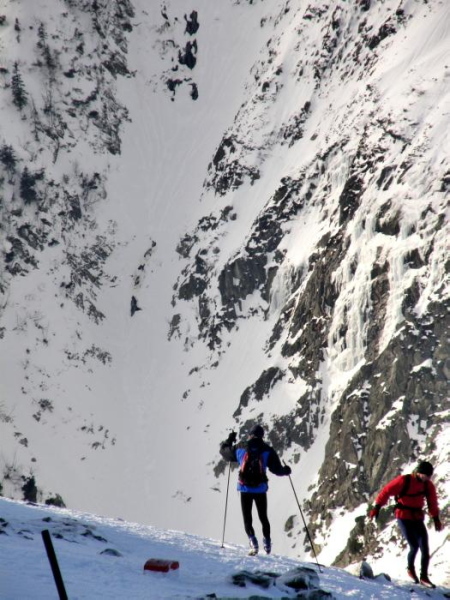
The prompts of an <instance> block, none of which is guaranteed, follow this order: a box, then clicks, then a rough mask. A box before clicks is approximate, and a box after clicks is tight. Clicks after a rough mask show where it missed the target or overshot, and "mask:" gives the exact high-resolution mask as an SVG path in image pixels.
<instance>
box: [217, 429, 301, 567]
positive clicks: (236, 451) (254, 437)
mask: <svg viewBox="0 0 450 600" xmlns="http://www.w3.org/2000/svg"><path fill="white" fill-rule="evenodd" d="M263 437H264V429H263V428H262V427H261V425H255V426H254V427H252V429H251V430H250V436H249V439H248V440H245V441H241V442H239V443H238V444H236V438H237V436H236V432H234V431H232V432H231V433H230V435H229V436H228V438H227V439H226V440H225V441H224V442H222V443H221V445H220V454H221V455H222V457H223V458H224V459H225V460H226V461H229V462H238V463H239V479H238V484H237V489H238V491H239V492H241V508H242V516H243V519H244V528H245V533H246V534H247V535H248V539H249V543H250V553H249V554H252V555H254V554H257V553H258V551H259V544H258V539H257V538H256V536H255V530H254V528H253V518H252V507H253V502H254V503H255V504H256V510H257V511H258V517H259V520H260V521H261V525H262V534H263V547H264V550H265V551H266V553H267V554H270V552H271V549H272V542H271V537H270V522H269V519H268V517H267V490H268V488H269V486H268V479H267V475H266V470H267V469H269V471H270V472H271V473H273V474H274V475H278V476H282V475H290V474H291V469H290V467H288V466H287V465H282V464H281V461H280V459H279V457H278V454H277V453H276V452H275V450H274V449H273V448H272V447H271V446H269V444H266V442H264V440H263Z"/></svg>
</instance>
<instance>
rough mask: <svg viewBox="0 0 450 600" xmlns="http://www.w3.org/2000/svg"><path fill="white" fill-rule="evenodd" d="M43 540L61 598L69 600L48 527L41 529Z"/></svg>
mask: <svg viewBox="0 0 450 600" xmlns="http://www.w3.org/2000/svg"><path fill="white" fill-rule="evenodd" d="M41 535H42V540H43V542H44V546H45V549H46V550H47V556H48V560H49V563H50V566H51V568H52V573H53V578H54V580H55V585H56V589H57V590H58V595H59V598H60V600H68V596H67V592H66V588H65V587H64V581H63V578H62V576H61V571H60V570H59V565H58V560H57V558H56V554H55V549H54V548H53V544H52V538H51V536H50V532H49V530H48V529H44V531H41Z"/></svg>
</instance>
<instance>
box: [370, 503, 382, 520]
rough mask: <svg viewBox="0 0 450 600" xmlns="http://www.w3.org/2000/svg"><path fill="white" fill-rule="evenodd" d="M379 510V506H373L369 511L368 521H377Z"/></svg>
mask: <svg viewBox="0 0 450 600" xmlns="http://www.w3.org/2000/svg"><path fill="white" fill-rule="evenodd" d="M380 508H381V506H379V505H378V504H375V506H374V507H373V508H371V509H370V510H369V517H370V519H375V520H377V519H378V515H379V514H380Z"/></svg>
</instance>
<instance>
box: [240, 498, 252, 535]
mask: <svg viewBox="0 0 450 600" xmlns="http://www.w3.org/2000/svg"><path fill="white" fill-rule="evenodd" d="M252 504H253V494H251V493H249V492H241V508H242V517H243V519H244V529H245V533H246V534H247V535H248V537H254V535H255V530H254V529H253V519H252Z"/></svg>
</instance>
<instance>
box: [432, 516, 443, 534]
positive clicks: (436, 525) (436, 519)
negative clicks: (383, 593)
mask: <svg viewBox="0 0 450 600" xmlns="http://www.w3.org/2000/svg"><path fill="white" fill-rule="evenodd" d="M433 521H434V528H435V529H436V531H442V523H441V520H440V518H439V517H433Z"/></svg>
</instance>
